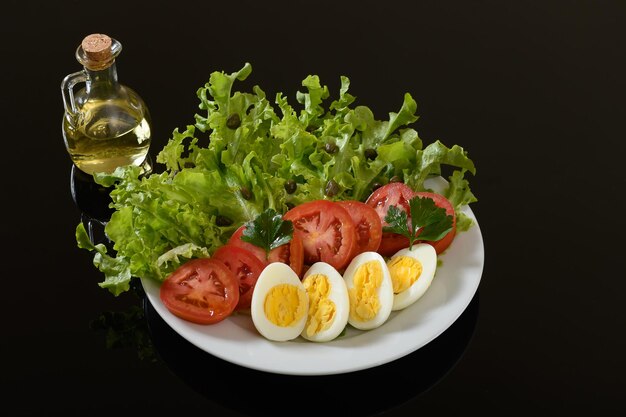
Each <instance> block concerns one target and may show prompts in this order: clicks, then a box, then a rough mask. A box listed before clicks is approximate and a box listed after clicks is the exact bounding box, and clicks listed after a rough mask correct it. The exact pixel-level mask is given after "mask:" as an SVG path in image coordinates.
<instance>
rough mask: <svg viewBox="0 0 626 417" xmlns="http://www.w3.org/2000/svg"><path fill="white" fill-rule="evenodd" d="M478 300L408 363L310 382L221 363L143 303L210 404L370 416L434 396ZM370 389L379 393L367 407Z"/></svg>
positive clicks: (176, 367)
mask: <svg viewBox="0 0 626 417" xmlns="http://www.w3.org/2000/svg"><path fill="white" fill-rule="evenodd" d="M479 294H480V291H478V292H477V293H476V294H475V295H474V298H473V299H472V301H471V302H470V304H469V305H468V306H467V308H466V309H465V311H464V312H463V313H462V314H461V315H460V316H459V318H458V319H457V320H456V321H455V322H454V323H453V324H452V325H451V326H450V327H449V328H448V329H447V330H445V331H444V332H443V333H442V334H441V335H439V336H438V337H437V338H436V339H435V340H433V341H432V342H430V343H428V344H427V345H426V346H424V347H422V348H421V349H418V350H416V351H415V352H413V353H411V354H408V355H406V356H405V357H403V358H400V359H398V360H395V361H392V362H391V363H388V364H385V365H383V366H377V367H374V368H370V369H364V370H361V371H356V372H350V373H344V374H339V375H326V376H308V377H305V376H299V375H298V376H294V375H279V374H276V373H267V372H260V371H256V370H254V369H249V368H244V367H241V366H237V365H233V364H232V363H229V362H226V361H223V360H221V359H219V358H217V357H215V356H212V355H209V354H207V353H206V352H205V351H204V350H201V349H199V348H198V347H196V346H194V345H192V344H191V343H189V342H187V341H186V340H185V339H183V338H182V337H181V336H180V335H179V334H177V333H176V332H175V331H174V330H172V328H171V327H169V326H168V325H167V323H165V321H163V319H162V318H161V316H160V315H159V314H158V313H157V312H156V311H155V309H154V307H153V306H152V304H151V303H150V302H148V301H147V300H145V299H144V300H145V301H144V310H145V316H146V321H147V324H148V328H149V331H150V339H151V340H152V343H153V345H154V348H155V350H156V352H157V353H158V355H159V357H160V358H161V359H163V361H164V362H165V364H166V365H167V366H168V367H169V368H170V369H171V370H172V372H174V374H176V375H177V376H178V377H179V378H181V380H182V381H184V382H185V383H186V384H187V385H189V387H191V388H192V389H194V390H195V391H197V392H199V393H200V394H202V395H203V396H205V397H206V398H208V399H209V400H210V401H212V402H215V403H218V404H220V405H222V406H224V407H226V408H228V409H231V410H234V411H237V412H240V413H243V415H250V416H257V415H258V416H268V415H272V416H275V417H280V416H287V415H289V416H291V415H293V414H294V413H296V414H299V415H303V416H309V415H318V414H319V413H320V412H319V410H320V408H319V407H320V404H322V403H323V404H325V405H328V406H331V407H332V410H333V414H339V415H341V414H345V415H350V416H372V415H380V413H383V412H386V411H389V410H391V409H394V408H398V407H401V406H402V405H403V404H405V403H407V402H408V401H410V400H412V399H414V398H416V397H418V396H419V395H420V394H421V393H423V392H425V391H427V390H429V389H430V388H431V387H433V386H434V385H435V384H437V383H438V382H439V381H440V380H441V379H442V378H444V377H445V376H446V375H447V374H448V372H450V371H451V370H452V368H454V366H455V365H456V364H457V363H458V361H459V360H460V358H461V357H462V355H463V352H465V350H466V348H467V346H468V345H469V343H470V340H471V338H472V335H473V333H474V329H475V326H476V321H477V319H478V310H479ZM225 380H229V381H239V383H238V384H237V385H236V386H235V389H233V385H232V384H224V383H220V382H219V381H225ZM390 381H392V384H393V389H391V390H389V389H386V390H385V391H384V393H385V394H384V395H380V394H379V395H376V393H377V391H376V389H377V387H380V386H381V385H380V384H385V383H388V382H390ZM364 384H365V385H364ZM366 386H368V387H370V388H369V389H370V391H371V393H372V394H373V395H369V396H368V397H367V400H366V401H364V400H363V399H364V398H363V392H364V391H363V390H364V387H366ZM262 387H272V389H271V391H272V392H274V393H276V395H277V396H278V397H277V398H279V399H280V400H279V403H280V405H277V402H276V401H268V398H269V397H268V394H267V392H268V391H267V389H262ZM260 388H261V389H260ZM313 393H317V394H313ZM313 397H315V398H317V400H319V401H313V402H312V403H311V404H313V403H316V404H318V406H317V407H316V406H312V407H303V404H305V403H306V401H307V398H308V399H311V398H313ZM242 398H244V399H245V400H243V401H242ZM294 410H295V411H294Z"/></svg>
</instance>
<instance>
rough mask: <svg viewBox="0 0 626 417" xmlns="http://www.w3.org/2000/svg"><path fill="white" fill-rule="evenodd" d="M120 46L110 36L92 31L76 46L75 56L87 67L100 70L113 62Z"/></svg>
mask: <svg viewBox="0 0 626 417" xmlns="http://www.w3.org/2000/svg"><path fill="white" fill-rule="evenodd" d="M120 48H121V47H120V46H119V42H117V41H115V40H114V39H112V38H111V37H109V36H107V35H104V34H101V33H93V34H91V35H88V36H86V37H85V38H84V39H83V41H82V42H81V44H80V46H79V48H78V51H77V57H78V58H79V61H80V62H81V63H82V64H83V65H84V66H85V67H87V68H88V69H90V70H101V69H104V68H107V67H108V66H110V65H111V64H112V63H113V60H114V59H115V57H116V56H117V55H118V53H119V49H120Z"/></svg>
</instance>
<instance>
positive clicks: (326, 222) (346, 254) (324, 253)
mask: <svg viewBox="0 0 626 417" xmlns="http://www.w3.org/2000/svg"><path fill="white" fill-rule="evenodd" d="M283 217H284V218H285V219H286V220H291V221H292V222H293V229H294V233H293V234H294V236H298V237H300V238H301V239H302V244H303V246H304V263H305V264H307V265H312V264H313V263H315V262H318V261H322V262H326V263H328V264H330V265H332V266H333V267H334V268H335V269H337V270H342V269H343V268H345V267H346V266H347V265H348V262H350V260H351V259H352V254H353V253H354V250H355V247H356V230H355V227H354V223H353V221H352V217H350V214H349V213H348V212H347V211H346V209H344V208H343V207H341V206H340V205H339V204H337V203H334V202H332V201H327V200H316V201H310V202H308V203H304V204H300V205H299V206H296V207H294V208H292V209H291V210H289V211H288V212H287V213H285V215H284V216H283Z"/></svg>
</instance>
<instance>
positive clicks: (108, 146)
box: [63, 99, 151, 174]
mask: <svg viewBox="0 0 626 417" xmlns="http://www.w3.org/2000/svg"><path fill="white" fill-rule="evenodd" d="M81 113H82V114H81V116H80V117H78V120H76V122H73V121H72V119H71V118H68V117H65V118H64V119H63V132H64V135H65V142H66V145H67V151H68V152H69V154H70V158H71V159H72V161H73V162H74V164H75V165H76V166H77V167H78V168H79V169H80V170H81V171H83V172H86V173H88V174H93V173H95V172H112V171H113V170H115V168H117V167H118V166H124V165H138V166H139V165H141V164H142V163H143V162H144V161H145V159H146V155H147V154H148V151H149V148H150V137H151V135H150V134H151V132H150V119H149V116H148V115H147V114H142V112H140V111H138V109H136V108H133V107H132V106H131V105H129V104H128V102H126V101H124V100H120V99H114V100H90V101H87V102H86V103H85V104H84V105H83V107H82V110H81Z"/></svg>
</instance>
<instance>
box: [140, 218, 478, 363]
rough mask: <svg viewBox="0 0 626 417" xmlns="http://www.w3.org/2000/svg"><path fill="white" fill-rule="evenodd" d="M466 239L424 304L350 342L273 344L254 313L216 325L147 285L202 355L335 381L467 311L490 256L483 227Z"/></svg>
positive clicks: (447, 259) (411, 347)
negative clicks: (189, 315) (189, 317)
mask: <svg viewBox="0 0 626 417" xmlns="http://www.w3.org/2000/svg"><path fill="white" fill-rule="evenodd" d="M465 212H466V213H467V214H468V215H469V216H470V217H472V218H473V219H474V221H475V224H474V225H473V226H472V227H471V228H470V229H469V230H468V231H467V232H463V233H460V234H459V235H458V236H457V237H456V238H455V240H454V242H453V244H452V245H451V246H450V247H449V248H448V250H447V251H446V253H445V254H443V255H442V256H441V257H440V259H441V261H442V265H441V266H440V267H439V268H438V269H437V273H436V276H435V278H434V280H433V282H432V284H431V286H430V288H429V289H428V291H427V292H426V294H424V296H423V297H422V298H420V299H419V300H418V301H417V302H416V303H415V304H413V305H411V306H409V307H407V308H406V309H404V310H402V311H398V312H392V315H391V316H390V318H389V319H388V320H387V322H385V324H383V325H382V326H381V327H379V328H377V329H374V330H369V331H359V330H356V329H354V328H351V327H349V326H348V329H347V332H346V334H345V335H344V336H342V337H340V338H337V339H335V340H333V341H332V342H327V343H313V342H307V341H305V340H304V339H302V338H298V339H296V340H294V341H290V342H280V343H278V342H271V341H269V340H267V339H265V338H263V337H262V336H260V335H259V333H258V332H257V331H256V329H255V328H254V325H253V323H252V320H251V319H250V317H249V316H247V315H234V316H232V317H229V318H227V319H226V320H224V321H222V322H220V323H217V324H213V325H208V326H202V325H197V324H194V323H190V322H187V321H184V320H182V319H179V318H178V317H176V316H174V315H172V314H171V313H170V312H169V311H168V310H167V308H166V307H165V306H164V305H163V304H162V303H161V300H160V298H159V284H158V283H156V282H154V281H152V280H146V279H144V280H142V284H143V286H144V289H145V291H146V295H147V297H148V299H149V300H150V302H151V303H152V305H153V306H154V308H155V310H156V311H157V312H158V313H159V315H160V316H161V317H162V318H163V320H164V321H165V322H166V323H167V324H169V325H170V326H171V327H172V328H173V329H174V330H175V331H176V332H177V333H179V334H180V335H181V336H182V337H183V338H185V339H187V340H188V341H189V342H191V343H192V344H194V345H196V346H198V347H199V348H200V349H202V350H204V351H206V352H208V353H211V354H212V355H214V356H217V357H218V358H221V359H224V360H226V361H229V362H232V363H235V364H238V365H241V366H244V367H247V368H252V369H257V370H261V371H266V372H273V373H280V374H291V375H328V374H338V373H346V372H352V371H357V370H362V369H367V368H371V367H375V366H378V365H381V364H384V363H387V362H390V361H393V360H395V359H398V358H401V357H403V356H405V355H407V354H409V353H411V352H413V351H415V350H417V349H419V348H420V347H422V346H424V345H425V344H427V343H429V342H430V341H431V340H433V339H434V338H436V337H437V336H438V335H440V334H441V333H442V332H443V331H444V330H446V329H447V328H448V327H449V326H450V325H451V324H452V323H454V321H455V320H456V319H457V318H458V317H459V316H460V315H461V313H462V312H463V311H464V310H465V308H466V307H467V305H468V304H469V302H470V301H471V300H472V297H473V296H474V293H475V292H476V290H477V288H478V284H479V283H480V279H481V275H482V270H483V264H484V250H483V241H482V235H481V232H480V228H479V226H478V222H476V218H475V217H474V214H473V213H472V211H471V210H470V209H469V208H468V207H466V208H465Z"/></svg>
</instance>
